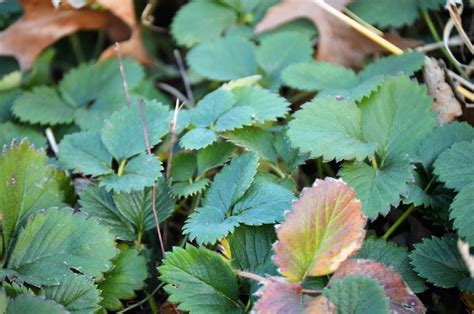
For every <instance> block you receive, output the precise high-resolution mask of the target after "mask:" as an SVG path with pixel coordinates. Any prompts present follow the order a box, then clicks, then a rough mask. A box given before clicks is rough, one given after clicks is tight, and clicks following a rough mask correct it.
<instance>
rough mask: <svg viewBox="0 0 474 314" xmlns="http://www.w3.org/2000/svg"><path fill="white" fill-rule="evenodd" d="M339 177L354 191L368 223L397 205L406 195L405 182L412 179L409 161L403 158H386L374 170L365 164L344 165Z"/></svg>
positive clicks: (406, 186) (346, 163)
mask: <svg viewBox="0 0 474 314" xmlns="http://www.w3.org/2000/svg"><path fill="white" fill-rule="evenodd" d="M339 175H340V176H341V177H342V179H343V180H344V181H346V182H347V183H348V184H349V185H350V186H352V187H353V188H354V190H355V191H356V193H357V198H358V199H360V200H361V202H362V210H363V212H364V214H365V215H366V216H367V217H368V218H370V219H371V220H373V219H375V218H377V216H378V215H379V214H381V215H384V216H385V215H386V214H387V213H388V212H389V210H390V206H397V205H398V204H399V203H400V198H401V196H406V195H407V194H408V192H409V187H408V182H413V180H414V179H413V174H412V166H411V165H410V162H409V160H408V159H406V158H402V157H400V158H398V159H393V160H392V159H387V160H385V164H384V165H383V166H382V167H380V168H377V169H374V167H373V166H369V165H368V164H366V163H364V162H345V163H344V164H343V166H342V168H341V170H340V172H339Z"/></svg>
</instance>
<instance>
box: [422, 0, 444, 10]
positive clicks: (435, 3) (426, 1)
mask: <svg viewBox="0 0 474 314" xmlns="http://www.w3.org/2000/svg"><path fill="white" fill-rule="evenodd" d="M418 5H419V6H420V9H422V10H423V9H425V10H437V9H439V8H440V7H442V6H444V5H446V1H444V0H418Z"/></svg>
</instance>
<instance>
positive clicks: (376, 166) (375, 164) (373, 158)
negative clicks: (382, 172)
mask: <svg viewBox="0 0 474 314" xmlns="http://www.w3.org/2000/svg"><path fill="white" fill-rule="evenodd" d="M370 160H371V161H372V168H374V170H375V171H377V169H378V168H379V167H378V165H377V159H376V158H375V156H372V158H371V159H370Z"/></svg>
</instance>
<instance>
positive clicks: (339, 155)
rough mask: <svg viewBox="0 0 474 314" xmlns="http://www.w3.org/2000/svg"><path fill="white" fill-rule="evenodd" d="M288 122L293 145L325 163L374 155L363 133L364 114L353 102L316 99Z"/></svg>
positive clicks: (289, 136)
mask: <svg viewBox="0 0 474 314" xmlns="http://www.w3.org/2000/svg"><path fill="white" fill-rule="evenodd" d="M294 117H295V119H294V120H292V121H291V122H290V123H289V128H288V132H287V135H288V138H289V139H290V142H291V143H292V144H293V146H295V147H297V148H299V149H300V150H301V151H302V152H309V153H311V156H313V157H320V156H323V158H324V160H327V161H330V160H333V159H336V161H340V160H343V159H349V160H350V159H356V160H364V159H365V158H366V157H370V156H372V155H373V154H374V151H375V145H374V144H371V143H367V141H365V140H364V137H363V134H362V125H361V119H362V117H361V112H360V110H359V108H358V107H357V105H356V104H355V103H353V102H350V101H345V100H336V99H333V98H330V97H323V98H317V99H315V100H313V101H312V102H310V103H307V104H305V105H304V106H303V109H302V110H300V111H298V112H296V113H295V115H294Z"/></svg>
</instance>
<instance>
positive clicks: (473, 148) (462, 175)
mask: <svg viewBox="0 0 474 314" xmlns="http://www.w3.org/2000/svg"><path fill="white" fill-rule="evenodd" d="M473 163H474V141H471V142H459V143H456V144H454V145H453V146H451V148H450V149H447V150H445V151H444V152H443V153H442V154H440V155H439V157H438V159H436V161H435V163H434V173H435V174H436V175H438V176H439V180H440V181H442V182H444V183H445V184H446V186H447V187H448V188H450V189H455V190H457V191H461V190H462V189H463V188H464V187H466V186H469V185H472V184H474V169H473V168H472V165H473Z"/></svg>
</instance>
